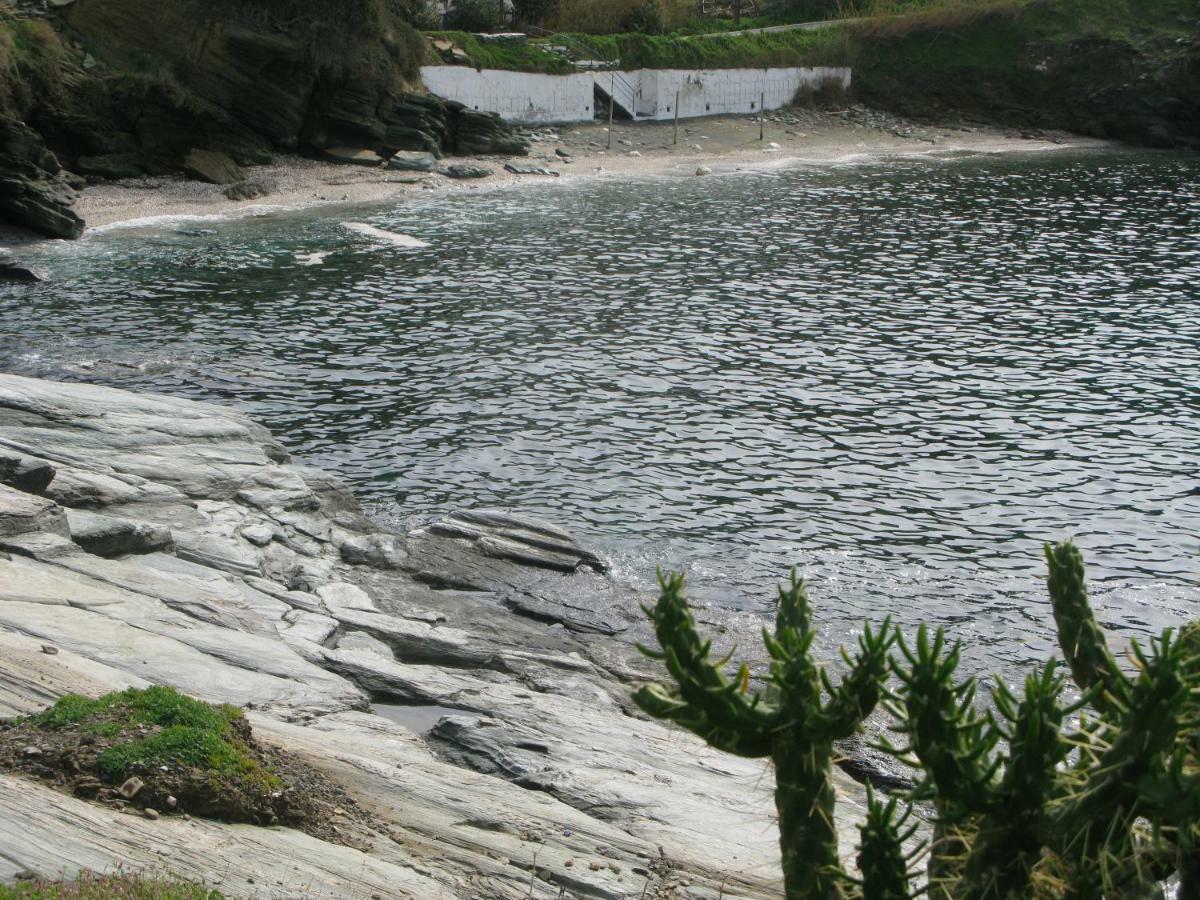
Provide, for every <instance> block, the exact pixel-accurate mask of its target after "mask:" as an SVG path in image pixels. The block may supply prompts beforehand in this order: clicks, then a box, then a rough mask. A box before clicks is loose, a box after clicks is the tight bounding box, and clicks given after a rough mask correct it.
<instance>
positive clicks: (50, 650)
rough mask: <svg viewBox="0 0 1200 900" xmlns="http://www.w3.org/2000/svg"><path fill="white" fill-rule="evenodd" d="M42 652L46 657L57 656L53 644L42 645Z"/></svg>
mask: <svg viewBox="0 0 1200 900" xmlns="http://www.w3.org/2000/svg"><path fill="white" fill-rule="evenodd" d="M42 652H43V653H45V654H46V655H47V656H57V655H58V648H57V647H55V646H54V645H53V644H42Z"/></svg>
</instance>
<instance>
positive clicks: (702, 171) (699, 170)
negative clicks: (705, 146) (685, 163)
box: [696, 166, 712, 175]
mask: <svg viewBox="0 0 1200 900" xmlns="http://www.w3.org/2000/svg"><path fill="white" fill-rule="evenodd" d="M696 174H697V175H711V174H712V169H710V168H709V167H708V166H696Z"/></svg>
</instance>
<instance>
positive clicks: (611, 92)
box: [608, 72, 617, 150]
mask: <svg viewBox="0 0 1200 900" xmlns="http://www.w3.org/2000/svg"><path fill="white" fill-rule="evenodd" d="M616 105H617V73H616V72H613V73H612V81H611V82H610V84H609V85H608V149H609V150H611V149H612V120H613V107H614V106H616Z"/></svg>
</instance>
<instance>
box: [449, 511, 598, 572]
mask: <svg viewBox="0 0 1200 900" xmlns="http://www.w3.org/2000/svg"><path fill="white" fill-rule="evenodd" d="M429 531H431V532H433V533H434V534H438V535H444V536H447V537H456V538H462V539H464V540H467V541H472V542H474V544H475V546H476V549H477V550H479V551H480V552H482V553H483V554H484V555H485V556H495V557H499V558H501V559H508V560H512V561H513V562H518V563H522V564H524V565H528V566H536V567H538V568H542V569H553V570H555V571H558V572H576V571H578V570H579V569H580V568H589V569H591V570H592V571H594V572H606V571H608V566H607V565H606V564H605V562H604V560H602V559H601V558H600V557H599V556H597V555H596V554H595V553H593V552H592V551H591V550H587V549H585V548H584V547H581V546H580V545H579V542H578V541H576V540H575V538H574V536H573V535H572V534H571V533H570V532H569V531H566V530H564V529H562V528H559V527H558V526H556V525H551V524H550V523H548V522H543V521H541V520H540V519H535V518H533V517H531V516H524V515H520V514H517V513H511V512H506V511H504V510H498V509H477V510H461V511H459V512H455V513H452V514H451V515H449V516H447V517H446V518H444V519H439V520H438V521H437V522H434V523H433V524H432V525H430V526H429Z"/></svg>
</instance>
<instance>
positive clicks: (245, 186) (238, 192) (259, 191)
mask: <svg viewBox="0 0 1200 900" xmlns="http://www.w3.org/2000/svg"><path fill="white" fill-rule="evenodd" d="M221 193H223V194H224V195H225V198H226V199H227V200H233V201H235V202H237V201H241V200H257V199H259V198H260V197H265V196H267V195H268V194H269V193H271V186H270V185H268V184H266V183H265V182H262V181H239V182H237V183H236V184H231V185H230V186H229V187H227V188H225V190H224V191H222V192H221Z"/></svg>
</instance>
